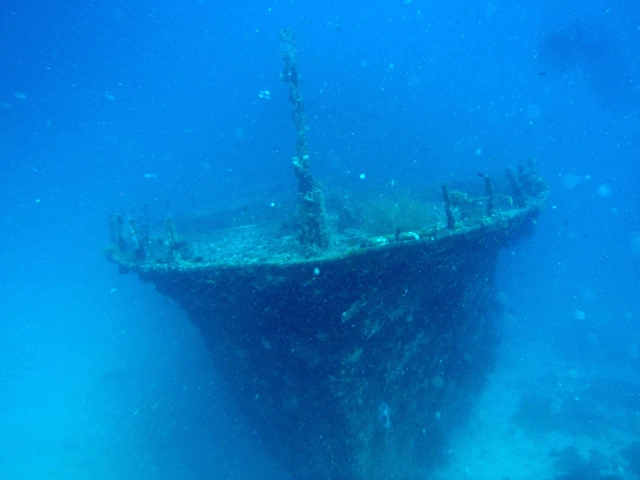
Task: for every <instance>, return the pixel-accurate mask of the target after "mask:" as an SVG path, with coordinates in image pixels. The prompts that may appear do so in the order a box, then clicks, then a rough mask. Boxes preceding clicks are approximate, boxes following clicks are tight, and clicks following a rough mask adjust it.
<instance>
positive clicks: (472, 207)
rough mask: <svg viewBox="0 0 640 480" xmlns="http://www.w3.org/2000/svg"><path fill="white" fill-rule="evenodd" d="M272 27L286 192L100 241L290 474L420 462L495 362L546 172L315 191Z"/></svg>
mask: <svg viewBox="0 0 640 480" xmlns="http://www.w3.org/2000/svg"><path fill="white" fill-rule="evenodd" d="M281 41H282V57H283V60H284V64H285V67H284V71H283V74H282V78H283V80H284V81H285V82H286V83H287V85H288V87H289V91H290V100H291V104H292V110H293V121H294V125H295V129H296V155H295V157H294V159H293V165H294V173H295V175H296V178H297V179H298V192H297V196H296V198H284V197H283V198H279V199H278V202H279V208H273V206H272V202H267V201H266V200H265V199H264V198H261V197H259V196H258V197H257V198H254V199H253V200H249V201H247V202H243V204H242V205H238V206H233V205H232V206H230V207H229V208H221V209H212V210H211V211H210V212H208V213H206V214H201V215H198V216H193V217H189V218H172V217H166V218H164V219H161V220H160V221H154V220H152V219H151V218H150V216H149V215H148V213H147V212H146V211H145V210H144V209H143V210H142V211H140V210H138V211H137V213H135V214H134V215H130V214H124V213H116V214H114V215H112V216H111V218H110V221H109V225H110V232H111V242H110V246H109V248H108V250H107V256H108V258H109V260H111V261H113V262H114V263H116V264H117V265H118V267H119V268H120V270H121V271H122V272H134V273H136V274H137V275H138V276H139V277H140V278H141V279H142V280H143V281H146V282H152V283H153V284H154V285H155V286H156V288H157V289H158V291H159V292H161V293H162V294H164V295H167V296H170V297H172V298H174V299H175V300H176V301H177V302H178V303H179V304H180V305H181V306H182V308H184V309H185V311H186V312H187V313H188V315H189V317H190V319H191V321H192V322H193V323H194V324H195V325H197V326H198V328H199V329H200V332H201V334H202V336H203V338H204V340H205V342H206V345H207V347H208V349H209V351H210V353H211V357H212V359H213V360H214V362H215V364H216V367H217V369H218V370H219V371H220V372H221V374H222V375H223V376H224V379H225V385H226V386H227V387H228V389H229V390H230V393H231V394H232V396H233V398H234V400H235V402H236V403H237V404H238V405H239V407H240V409H241V411H242V413H243V414H244V416H245V417H246V420H247V422H250V423H251V425H252V426H253V427H254V428H255V430H256V431H257V433H258V434H259V435H260V436H261V437H262V438H263V439H264V443H265V444H267V445H268V446H269V448H270V451H271V453H272V454H273V455H274V457H275V458H277V459H278V461H279V462H280V463H281V464H282V466H283V467H284V468H285V469H286V470H287V471H288V472H289V473H290V474H291V476H292V478H313V479H315V478H337V479H413V478H417V476H418V475H420V474H421V473H424V472H426V471H428V469H429V468H430V467H431V466H433V465H434V464H436V463H437V462H438V461H439V460H440V459H441V453H442V449H443V445H445V442H446V438H447V432H449V431H450V429H451V427H452V426H454V425H456V424H459V423H460V422H461V421H463V420H464V417H465V414H464V412H466V411H468V408H469V406H470V405H471V404H472V402H473V399H474V398H475V396H476V395H477V393H478V392H479V390H480V389H481V388H482V386H483V383H484V381H485V379H486V377H487V375H488V373H489V372H490V370H491V367H492V364H493V357H494V350H495V343H496V335H495V330H494V321H495V319H496V318H497V316H498V315H499V314H500V308H499V303H498V302H497V301H496V300H495V296H494V291H493V275H494V271H495V267H496V262H497V259H498V255H499V252H500V250H501V249H502V248H504V247H505V246H506V245H508V244H510V243H511V242H514V241H517V240H518V239H519V238H521V237H522V236H524V235H528V234H530V233H531V232H532V230H533V227H534V226H535V222H536V218H537V217H538V216H539V214H540V213H541V211H542V209H543V208H544V205H545V202H546V199H547V195H548V188H547V186H546V184H545V183H544V181H543V180H542V179H541V178H540V177H539V176H538V175H537V173H536V171H535V164H534V162H533V161H526V162H522V163H520V165H519V166H518V168H517V169H515V170H513V169H507V170H506V173H505V175H500V176H498V175H495V176H491V177H490V176H488V175H478V176H476V175H474V176H473V177H472V178H470V179H467V180H461V181H459V182H449V183H448V184H447V185H440V184H435V185H423V186H412V187H410V188H408V187H407V188H402V187H398V186H390V185H387V186H382V187H380V188H377V189H376V188H371V189H370V190H368V191H366V192H365V191H359V192H355V193H354V192H344V191H342V190H337V189H335V190H332V188H331V186H330V185H329V186H328V187H326V188H324V189H323V187H322V186H321V185H320V183H319V182H318V181H317V180H316V179H315V178H314V177H313V176H312V175H311V172H310V158H309V155H308V153H307V145H306V138H305V135H304V115H303V98H302V94H301V91H300V81H299V80H300V77H299V74H298V70H297V69H298V63H297V52H296V48H295V40H294V37H293V33H292V32H291V31H289V30H285V31H283V32H282V34H281ZM500 177H502V178H500Z"/></svg>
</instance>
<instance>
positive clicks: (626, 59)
mask: <svg viewBox="0 0 640 480" xmlns="http://www.w3.org/2000/svg"><path fill="white" fill-rule="evenodd" d="M285 27H292V28H294V29H295V30H296V32H297V39H298V47H299V55H300V71H301V73H302V75H303V79H302V81H303V83H302V89H303V92H304V94H305V100H306V112H307V123H308V125H309V128H310V130H309V132H308V137H307V140H308V143H309V147H310V151H311V152H312V162H313V168H314V172H315V174H316V175H317V177H318V178H320V179H321V180H322V181H323V182H324V183H325V184H335V185H351V186H356V187H357V185H359V183H358V182H363V181H364V182H371V183H373V184H383V183H386V182H390V181H391V180H395V181H397V182H401V183H403V184H410V183H415V182H425V183H435V182H438V181H447V180H448V179H450V178H458V177H468V176H470V175H475V173H476V172H477V171H488V172H497V171H499V170H502V169H503V168H504V167H506V166H508V165H513V164H516V163H517V162H518V161H520V160H524V159H528V158H532V157H535V158H536V159H537V164H538V169H539V173H540V174H541V175H542V176H543V177H544V178H545V179H546V180H547V182H548V183H549V184H550V185H551V188H552V196H551V199H550V205H549V208H548V209H547V211H546V212H545V213H544V214H543V216H542V217H541V218H540V220H539V222H538V227H537V230H536V233H535V235H534V236H533V237H532V238H530V239H527V240H525V241H523V242H522V243H520V244H518V245H517V246H514V247H512V248H511V249H509V250H508V251H505V252H504V254H503V256H502V258H501V260H500V264H499V270H498V285H497V289H498V290H499V292H500V298H501V299H502V301H503V302H504V303H505V307H506V308H505V312H506V313H505V318H504V319H503V320H501V323H500V325H499V328H500V331H501V345H502V347H501V355H502V357H501V360H500V361H499V362H498V365H497V367H496V372H495V374H494V377H493V380H492V381H491V382H490V385H489V386H488V390H487V392H488V393H487V397H486V399H485V401H480V402H479V404H478V412H477V415H478V418H485V420H486V417H487V416H489V417H490V418H493V417H491V415H497V416H496V417H495V418H498V417H499V416H500V415H501V414H500V413H496V412H497V411H503V415H504V419H503V420H504V422H505V423H504V424H500V425H501V426H500V427H499V428H498V427H495V428H496V430H495V432H493V431H491V427H490V425H491V422H485V423H482V422H480V423H475V424H474V425H475V426H476V428H475V429H473V428H470V429H469V431H466V432H465V431H459V432H455V435H454V439H453V440H452V445H451V452H452V454H451V455H452V458H451V461H450V463H449V465H448V466H444V467H443V468H444V469H445V470H443V473H440V475H441V476H440V477H438V478H478V479H479V478H487V479H490V478H497V477H495V476H493V475H495V472H496V471H500V472H504V473H503V474H502V477H503V478H511V479H515V478H523V479H526V478H553V477H554V475H555V476H558V478H587V477H585V476H584V475H586V474H583V475H582V477H580V476H579V475H578V474H576V475H578V476H574V477H560V476H561V475H571V474H575V470H576V469H578V470H579V468H582V467H583V466H584V465H583V463H584V464H585V465H587V466H588V467H589V468H591V470H590V472H591V473H590V474H593V475H597V473H598V472H600V473H602V475H604V474H606V473H611V472H612V474H615V475H618V477H617V478H625V479H626V478H638V476H639V475H640V466H639V465H638V463H636V464H635V467H634V463H633V462H634V460H633V459H634V458H635V457H634V454H633V453H629V452H634V451H635V450H633V449H632V447H633V445H634V443H635V442H638V441H640V418H639V417H638V410H639V409H640V393H639V392H640V378H639V377H640V376H639V375H638V371H639V366H640V198H639V189H640V167H639V166H638V161H639V160H640V138H639V134H640V117H639V113H638V111H639V109H640V60H639V59H638V54H637V52H639V51H640V4H639V3H637V2H632V1H628V0H627V1H623V0H614V1H610V2H606V1H604V0H598V1H588V2H578V1H575V0H574V1H562V0H561V1H557V0H554V1H550V0H547V1H546V2H507V1H504V0H502V1H499V0H485V1H459V0H452V1H448V2H427V1H425V0H412V1H410V2H409V1H405V2H403V1H402V0H373V1H364V0H353V1H349V2H346V1H343V2H338V1H335V0H331V1H329V0H318V1H315V2H302V1H297V2H296V1H293V0H273V1H263V0H254V1H250V2H225V1H223V0H220V1H213V0H185V1H177V0H172V1H167V0H160V1H156V2H146V1H139V2H133V3H131V2H125V1H122V0H103V1H100V2H80V1H78V0H69V1H66V2H61V1H59V0H57V1H50V2H33V1H15V0H5V2H3V3H2V5H0V211H1V212H2V213H1V215H0V259H1V260H2V262H1V266H2V267H1V268H2V276H1V280H0V432H2V433H1V434H0V478H3V479H4V478H6V479H39V478H47V479H50V480H51V479H63V478H64V479H69V478H73V479H84V478H92V479H114V478H123V479H165V478H166V479H173V478H186V479H205V478H206V479H211V478H216V479H230V478H264V479H274V480H275V479H278V480H280V479H286V478H288V477H287V476H286V474H285V473H284V472H282V471H281V470H280V469H279V468H278V467H277V465H275V463H274V461H273V460H272V459H271V458H270V457H269V456H268V455H267V454H265V451H266V450H265V448H264V446H263V445H261V443H260V440H259V439H258V438H256V437H255V435H253V430H252V429H251V426H250V425H246V424H244V423H243V421H242V418H241V416H240V415H239V414H238V412H237V411H236V410H235V408H234V404H233V401H232V400H230V399H229V398H227V397H226V395H225V388H224V384H223V383H222V382H221V381H220V380H219V379H218V377H217V375H216V372H215V371H214V369H213V367H212V365H211V364H210V362H209V359H208V357H207V354H206V350H205V348H204V346H203V344H202V341H201V339H200V337H199V336H198V332H197V331H196V330H195V328H194V327H193V326H191V324H190V323H189V321H188V319H187V318H186V315H185V314H184V313H183V312H182V311H181V310H180V309H179V308H178V307H177V306H176V305H175V304H174V303H172V302H171V301H169V300H167V299H165V298H164V297H161V296H160V295H159V294H158V293H156V292H155V291H154V290H153V288H152V287H151V286H149V285H145V284H142V283H141V282H140V281H139V280H138V279H137V278H134V277H133V276H122V275H119V274H118V273H117V272H116V269H115V268H114V266H113V265H111V264H108V263H107V262H106V261H105V260H104V257H103V255H102V250H103V248H104V247H105V246H106V244H107V242H108V230H107V221H106V219H107V215H108V213H109V212H112V211H117V210H119V209H129V208H131V206H133V205H140V204H141V203H143V202H147V203H148V204H149V207H150V209H151V211H152V213H154V214H155V215H156V216H162V215H164V214H166V213H167V212H170V213H173V214H175V215H180V214H186V213H193V212H197V211H199V210H201V209H205V208H208V207H209V206H211V205H212V204H215V203H216V202H224V201H228V200H229V199H232V198H236V197H238V196H241V195H242V193H243V192H248V191H255V190H260V189H266V188H270V187H272V186H273V185H274V184H278V183H285V184H291V182H293V178H292V177H293V175H292V168H291V163H290V162H291V156H292V155H293V153H294V145H293V142H294V134H293V126H292V124H291V120H290V105H289V101H288V91H287V88H286V85H285V84H283V83H282V82H281V81H280V78H279V74H280V71H281V69H282V64H281V59H280V56H279V45H278V33H279V31H280V29H282V28H285ZM265 90H268V91H269V95H268V97H269V98H264V97H267V95H265V92H264V91H265ZM261 92H262V93H263V95H262V96H260V94H261ZM361 174H364V175H365V179H364V180H361V179H360V175H361ZM505 379H506V380H505ZM503 380H504V381H503ZM527 395H528V396H527ZM532 395H534V397H532ZM491 398H496V399H497V401H498V402H503V401H504V404H499V405H497V407H496V404H495V403H494V404H491V405H493V408H494V410H495V411H494V410H491V409H486V408H485V407H486V404H487V402H488V400H487V399H491ZM532 398H533V399H532ZM507 399H514V400H513V401H511V402H510V401H508V400H507ZM527 399H528V400H527ZM536 399H537V400H536ZM536 402H537V403H536ZM545 402H547V403H545ZM571 402H577V403H576V404H579V405H587V407H585V408H584V409H580V408H577V407H575V406H573V407H571V406H570V405H569V403H571ZM489 403H490V402H489ZM501 405H502V406H503V408H502V410H501V408H498V407H500V406H501ZM538 405H542V407H540V408H538ZM571 405H574V403H571ZM483 408H485V410H483ZM509 409H511V410H509ZM585 411H586V412H589V413H590V414H592V413H593V412H597V415H595V416H585V415H586V414H585V415H581V414H580V412H583V413H584V412H585ZM504 412H506V413H504ZM549 412H551V413H549ZM512 414H513V415H512ZM483 415H484V417H483ZM554 415H555V417H554ZM536 416H538V417H539V418H536ZM501 418H502V417H501ZM559 419H562V421H560V420H559ZM501 421H502V420H501ZM593 424H597V425H598V426H599V427H601V428H600V429H598V430H597V431H595V432H594V431H592V429H589V428H586V427H587V426H589V425H593ZM478 425H481V426H482V428H477V426H478ZM536 425H537V426H538V428H535V426H536ZM561 427H562V428H561ZM540 430H541V431H540ZM492 436H493V437H492ZM488 437H492V438H498V437H499V438H504V439H506V440H505V442H503V443H505V444H514V443H518V442H520V443H519V444H520V445H521V446H522V449H525V450H526V452H527V453H526V455H524V454H522V449H520V450H518V449H515V448H514V449H512V450H508V449H505V450H497V447H495V446H494V445H493V444H492V443H490V442H489V443H487V446H486V451H485V452H483V454H481V453H482V452H480V453H479V452H474V451H472V450H471V449H465V447H464V445H465V444H468V443H474V439H482V438H488ZM509 439H511V440H509ZM475 443H477V442H475ZM498 443H499V442H498ZM571 448H574V449H575V451H572V450H570V449H571ZM527 449H528V450H527ZM559 452H560V453H559ZM562 452H564V453H562ZM567 452H569V453H567ZM571 452H573V453H576V452H577V453H576V455H578V456H577V457H575V456H574V457H571V456H570V453H571ZM594 452H595V453H594ZM621 452H627V453H626V454H624V453H621ZM563 454H564V456H562V455H563ZM637 454H638V456H640V449H638V450H637ZM518 455H520V456H518ZM523 455H524V456H525V457H526V461H524V460H523ZM483 458H484V459H485V460H484V462H485V463H484V464H483V460H482V459H483ZM559 458H561V459H564V460H565V461H564V463H563V462H561V461H559V460H558V459H559ZM594 459H603V460H602V462H600V463H598V462H599V460H598V461H596V460H594ZM636 461H637V460H636ZM581 462H583V463H581ZM525 464H526V465H527V466H526V467H522V468H519V469H515V468H510V467H509V465H525ZM490 465H493V468H494V470H493V472H494V473H493V474H492V473H490V471H489V469H488V466H490ZM547 467H548V468H547ZM574 467H575V468H574ZM446 468H449V470H446ZM545 468H547V469H546V470H545ZM585 468H587V467H585ZM496 469H497V470H496ZM572 469H573V470H572ZM540 471H543V472H546V473H545V474H544V475H546V476H536V475H537V474H534V473H532V472H540ZM447 472H448V473H447ZM456 472H457V473H456ZM593 472H596V473H593ZM434 475H435V474H434ZM434 478H435V477H434ZM588 478H597V477H596V476H593V477H588ZM603 478H604V477H603Z"/></svg>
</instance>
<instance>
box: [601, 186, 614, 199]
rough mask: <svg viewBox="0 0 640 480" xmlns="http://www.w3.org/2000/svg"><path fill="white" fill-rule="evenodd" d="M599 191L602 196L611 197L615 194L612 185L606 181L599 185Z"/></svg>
mask: <svg viewBox="0 0 640 480" xmlns="http://www.w3.org/2000/svg"><path fill="white" fill-rule="evenodd" d="M597 192H598V196H599V197H601V198H611V195H612V194H613V192H612V191H611V187H610V186H609V185H607V184H606V183H603V184H602V185H600V186H598V190H597Z"/></svg>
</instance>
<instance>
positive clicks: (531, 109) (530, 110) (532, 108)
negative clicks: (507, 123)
mask: <svg viewBox="0 0 640 480" xmlns="http://www.w3.org/2000/svg"><path fill="white" fill-rule="evenodd" d="M526 114H527V118H530V119H532V120H533V119H534V118H538V117H539V116H540V107H538V106H537V105H533V104H531V105H529V106H528V107H527V110H526Z"/></svg>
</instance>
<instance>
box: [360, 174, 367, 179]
mask: <svg viewBox="0 0 640 480" xmlns="http://www.w3.org/2000/svg"><path fill="white" fill-rule="evenodd" d="M359 177H360V180H364V179H365V178H367V176H366V175H365V174H364V173H361V174H360V175H359Z"/></svg>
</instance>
